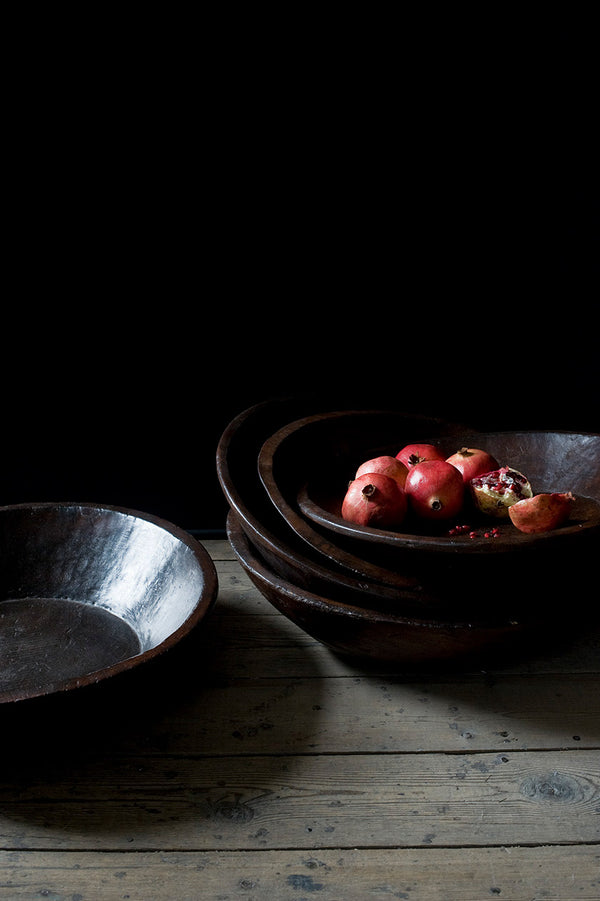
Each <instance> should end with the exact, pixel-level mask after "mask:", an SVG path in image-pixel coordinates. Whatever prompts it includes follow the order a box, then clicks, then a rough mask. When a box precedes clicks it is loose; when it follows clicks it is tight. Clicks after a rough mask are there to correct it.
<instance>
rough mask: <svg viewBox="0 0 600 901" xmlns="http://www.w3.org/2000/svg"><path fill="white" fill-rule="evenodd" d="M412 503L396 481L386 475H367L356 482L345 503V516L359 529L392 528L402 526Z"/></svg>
mask: <svg viewBox="0 0 600 901" xmlns="http://www.w3.org/2000/svg"><path fill="white" fill-rule="evenodd" d="M407 507H408V503H407V500H406V494H405V493H404V489H403V488H401V487H400V485H399V484H398V482H397V481H396V479H393V478H392V477H391V476H387V475H384V473H382V472H366V473H364V474H363V475H361V476H358V478H356V479H354V480H353V481H352V482H350V484H349V485H348V489H347V491H346V494H345V496H344V500H343V501H342V517H343V519H346V520H348V522H353V523H355V524H356V525H359V526H372V527H373V528H376V529H388V528H394V527H396V526H399V525H400V523H401V522H402V520H403V519H404V517H405V515H406V510H407Z"/></svg>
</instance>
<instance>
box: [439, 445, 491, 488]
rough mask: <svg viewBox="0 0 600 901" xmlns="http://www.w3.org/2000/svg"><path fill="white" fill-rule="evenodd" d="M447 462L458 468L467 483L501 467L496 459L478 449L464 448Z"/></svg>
mask: <svg viewBox="0 0 600 901" xmlns="http://www.w3.org/2000/svg"><path fill="white" fill-rule="evenodd" d="M446 462H447V463H451V464H452V465H453V466H456V468H457V469H458V470H459V472H461V473H462V477H463V482H465V483H466V482H470V481H471V479H475V478H476V477H477V476H481V475H483V474H484V473H486V472H491V470H492V469H498V467H499V466H500V464H499V463H498V461H497V460H496V458H495V457H493V456H492V455H491V454H490V453H488V452H487V451H484V450H481V449H480V448H478V447H462V448H461V449H460V450H458V451H456V453H454V454H452V455H451V456H450V457H448V458H447V460H446Z"/></svg>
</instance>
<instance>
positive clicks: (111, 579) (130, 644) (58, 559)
mask: <svg viewBox="0 0 600 901" xmlns="http://www.w3.org/2000/svg"><path fill="white" fill-rule="evenodd" d="M216 594H217V575H216V570H215V567H214V564H213V562H212V560H211V559H210V557H209V555H208V553H207V551H206V550H205V549H204V547H203V546H202V545H201V544H200V543H199V542H198V541H196V540H195V539H194V538H193V537H191V536H190V535H189V534H188V533H186V532H184V531H183V530H181V529H179V528H177V527H176V526H173V525H172V524H170V523H167V522H165V521H164V520H161V519H159V518H157V517H154V516H150V515H146V514H143V513H138V512H135V511H132V510H127V509H120V508H118V507H107V506H96V505H94V504H54V503H40V504H19V505H14V506H9V507H1V508H0V702H8V701H19V700H24V699H27V698H32V697H37V696H42V695H48V694H52V693H54V692H58V691H66V690H70V689H74V688H78V687H80V686H84V685H88V684H91V683H95V682H98V681H100V680H101V679H105V678H107V677H109V676H114V675H116V674H117V673H122V672H125V671H126V670H129V669H131V668H133V667H137V666H139V665H140V664H142V663H144V662H145V661H148V660H149V659H151V658H153V657H155V656H157V655H158V654H161V653H163V652H164V651H166V650H167V649H169V648H171V647H173V645H175V644H176V643H177V642H178V641H180V640H181V638H183V636H184V635H186V634H187V633H188V632H189V631H190V630H191V629H192V627H194V626H195V625H196V624H198V623H199V622H200V620H202V618H203V617H204V616H205V615H206V614H207V613H208V611H209V610H210V608H211V607H212V604H213V602H214V601H215V599H216Z"/></svg>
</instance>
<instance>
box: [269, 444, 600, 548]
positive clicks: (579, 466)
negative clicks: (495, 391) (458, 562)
mask: <svg viewBox="0 0 600 901" xmlns="http://www.w3.org/2000/svg"><path fill="white" fill-rule="evenodd" d="M461 438H462V442H463V444H464V445H465V446H471V447H472V446H473V445H474V443H475V442H476V443H477V445H478V446H479V447H481V448H483V449H484V450H488V451H492V452H493V453H494V455H495V456H496V457H497V459H499V461H500V462H501V465H511V466H513V468H516V469H518V470H520V471H521V472H525V473H526V474H527V476H528V477H529V479H530V481H531V482H532V485H533V488H534V492H535V493H539V492H552V491H572V492H573V493H574V495H575V502H574V504H573V508H572V510H571V513H570V515H569V518H568V520H567V521H566V522H565V523H564V524H563V525H561V526H560V527H559V528H557V529H553V530H551V531H548V532H542V533H536V534H531V533H530V534H527V533H524V532H520V531H519V530H518V529H516V528H515V527H514V526H513V525H512V523H511V521H510V519H506V520H497V519H494V520H491V519H490V518H486V517H484V516H482V515H480V514H478V513H477V512H476V511H475V510H474V508H473V505H472V504H470V503H469V497H468V496H467V497H466V499H465V506H464V510H463V512H462V513H461V514H460V516H459V517H457V518H455V519H453V520H450V521H448V522H444V523H442V524H437V525H434V526H432V525H429V526H428V525H426V524H424V523H423V522H419V521H418V520H417V519H416V518H415V517H412V518H411V517H410V516H408V517H407V518H406V519H405V521H404V523H403V524H402V526H401V527H399V528H398V529H397V530H387V529H378V528H372V527H368V526H360V525H356V524H355V523H352V522H349V521H347V520H345V519H343V517H342V514H341V507H342V501H343V499H344V495H345V492H346V489H347V486H348V481H349V478H348V476H350V477H351V476H352V474H353V472H355V471H356V466H355V461H354V458H353V456H350V457H349V459H348V461H347V465H346V466H340V461H339V460H338V459H335V464H334V465H329V466H328V465H327V463H326V464H325V465H324V466H323V465H322V464H321V463H319V467H318V469H316V468H315V469H313V470H312V474H311V475H310V476H309V478H308V479H307V481H306V482H304V484H303V485H302V486H301V487H300V489H299V491H298V494H297V502H298V509H299V510H300V512H301V513H303V514H304V515H305V516H306V517H307V518H308V519H310V520H312V521H313V522H314V523H316V524H317V525H319V526H322V527H323V528H325V529H327V530H330V531H331V532H332V533H334V534H335V535H341V536H344V537H347V538H353V539H355V540H356V541H359V542H366V543H368V544H369V545H379V546H382V547H386V548H393V549H396V550H397V551H398V552H400V553H401V552H409V551H412V550H418V551H435V552H436V553H438V554H455V553H456V552H457V550H459V551H460V552H461V553H466V554H488V553H490V552H493V553H494V554H497V553H500V552H503V551H504V552H506V551H512V550H517V549H520V548H523V549H524V548H526V547H527V546H531V545H540V544H543V545H553V546H554V545H557V544H558V545H559V546H560V545H562V544H563V543H564V541H565V539H566V538H572V537H574V536H581V537H583V538H588V537H590V536H589V535H588V533H589V532H591V531H592V530H593V531H598V529H599V527H600V476H599V472H600V435H590V434H582V433H572V432H545V431H544V432H539V431H537V432H493V433H491V434H481V433H477V434H476V435H463V436H461ZM440 449H441V450H442V451H443V452H444V453H445V455H446V456H449V454H450V453H452V452H453V449H455V443H452V439H451V440H448V439H444V440H442V441H441V442H440ZM392 450H393V447H391V448H390V452H391V451H392ZM307 462H308V461H307ZM331 463H332V464H333V457H332V461H331ZM291 465H292V466H294V465H295V464H294V463H293V462H292V464H291ZM271 485H272V486H273V483H271ZM272 491H273V495H274V496H276V491H277V489H276V488H275V487H272ZM276 502H277V503H278V502H279V501H278V498H276ZM464 519H466V520H467V522H469V523H470V524H471V526H472V529H473V531H472V533H471V536H469V535H468V534H466V533H460V534H458V535H451V534H449V531H451V527H452V526H453V525H455V524H460V523H462V522H463V520H464ZM493 526H495V527H497V535H496V537H495V540H494V541H493V542H490V541H489V540H488V539H487V538H486V537H485V533H486V531H487V530H488V529H490V528H492V527H493ZM578 540H579V539H578Z"/></svg>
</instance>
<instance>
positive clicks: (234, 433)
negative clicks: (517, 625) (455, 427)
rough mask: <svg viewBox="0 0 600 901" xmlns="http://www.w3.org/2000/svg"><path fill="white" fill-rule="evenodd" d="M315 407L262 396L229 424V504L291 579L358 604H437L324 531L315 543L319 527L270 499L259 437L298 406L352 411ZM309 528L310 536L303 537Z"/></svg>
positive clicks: (223, 453) (223, 456) (225, 443)
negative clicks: (294, 520)
mask: <svg viewBox="0 0 600 901" xmlns="http://www.w3.org/2000/svg"><path fill="white" fill-rule="evenodd" d="M315 406H316V404H315V402H314V401H311V402H310V403H306V402H304V405H303V402H302V401H299V400H292V401H286V400H279V401H265V402H263V403H261V404H257V405H255V406H253V407H250V408H248V409H247V410H244V411H242V412H241V413H240V414H238V416H236V417H235V418H234V419H233V420H232V421H231V422H230V423H229V425H228V426H227V428H226V429H225V431H224V432H223V434H222V436H221V438H220V440H219V443H218V447H217V475H218V478H219V482H220V485H221V489H222V490H223V493H224V495H225V498H226V500H227V502H228V504H229V506H230V509H231V510H233V511H234V512H235V514H236V515H237V518H238V520H239V522H240V523H241V526H242V528H243V529H244V531H245V533H246V535H247V536H248V538H249V539H250V541H251V542H252V543H253V545H254V546H256V547H258V548H259V549H260V553H261V555H262V557H263V558H264V559H265V560H266V561H267V563H268V565H269V567H270V568H271V569H272V570H273V571H274V572H276V573H278V574H279V575H281V576H282V577H283V578H285V579H289V580H291V581H292V582H294V583H295V584H298V585H301V586H303V587H305V588H307V589H309V590H316V591H324V592H326V593H334V594H336V593H338V592H343V593H344V596H345V597H348V596H349V593H350V595H351V596H353V597H354V599H355V602H356V603H363V604H367V605H372V604H374V605H376V606H381V605H385V604H387V603H392V604H397V603H398V602H402V603H403V604H408V603H412V602H415V603H417V604H423V603H427V604H432V605H435V604H436V603H437V599H436V598H431V597H429V596H428V595H427V594H426V593H425V592H424V591H423V589H422V586H421V585H420V583H419V581H418V580H417V579H416V578H414V577H413V576H411V575H409V574H404V573H402V572H399V571H397V570H394V571H390V572H387V571H385V570H384V569H383V568H381V567H379V566H377V565H373V564H371V563H370V562H369V561H365V560H363V559H362V557H361V556H360V555H358V554H353V553H351V552H349V551H348V550H347V549H344V548H343V547H340V548H338V547H336V546H335V541H333V540H329V539H328V538H327V537H326V538H325V539H324V544H323V545H321V544H320V543H319V541H320V536H319V535H318V532H317V529H316V528H314V529H313V528H312V527H311V525H310V524H306V528H305V529H304V530H303V532H302V533H301V534H299V533H298V531H297V530H296V529H295V528H293V527H292V526H290V524H289V523H288V522H287V521H286V519H285V518H284V517H283V516H282V515H281V512H280V511H279V510H278V509H276V507H275V506H274V505H273V504H272V503H271V501H270V499H269V497H268V495H267V493H266V492H265V489H264V486H263V484H262V482H261V480H260V479H259V474H258V469H257V459H258V455H259V452H260V450H261V448H262V446H263V444H264V442H265V440H266V439H267V438H269V436H271V435H272V434H273V433H274V432H277V431H278V430H279V429H280V428H282V427H283V426H284V425H286V424H288V423H290V422H295V421H296V420H297V419H298V417H299V414H301V412H302V411H304V413H306V412H307V411H308V410H310V411H313V412H312V413H311V417H310V418H311V420H312V419H314V420H315V421H319V422H321V421H328V420H330V419H333V420H334V421H335V422H338V421H339V419H340V418H342V419H343V418H344V417H345V416H350V417H351V418H354V417H355V414H354V413H353V412H351V411H346V412H341V411H335V412H334V413H331V412H330V411H328V410H325V411H321V412H318V413H315V412H314V409H315ZM378 415H381V414H378ZM384 415H385V417H386V420H387V415H386V414H384ZM391 415H392V416H393V418H394V421H396V422H398V421H399V420H402V419H405V417H403V416H402V414H398V413H394V414H391ZM370 418H371V414H367V415H366V416H365V415H364V414H361V421H365V422H366V421H367V420H369V419H370ZM406 419H410V422H411V423H415V420H416V421H417V422H419V423H420V424H422V427H423V429H427V430H428V431H431V430H433V429H435V428H438V429H440V430H446V428H448V429H450V428H451V426H448V427H446V426H444V427H442V426H441V424H440V423H439V421H437V420H435V421H434V420H431V419H429V418H427V419H424V420H422V421H421V418H420V417H406ZM388 421H389V420H388ZM308 533H310V534H311V535H312V541H311V540H308V539H307V535H308Z"/></svg>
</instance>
